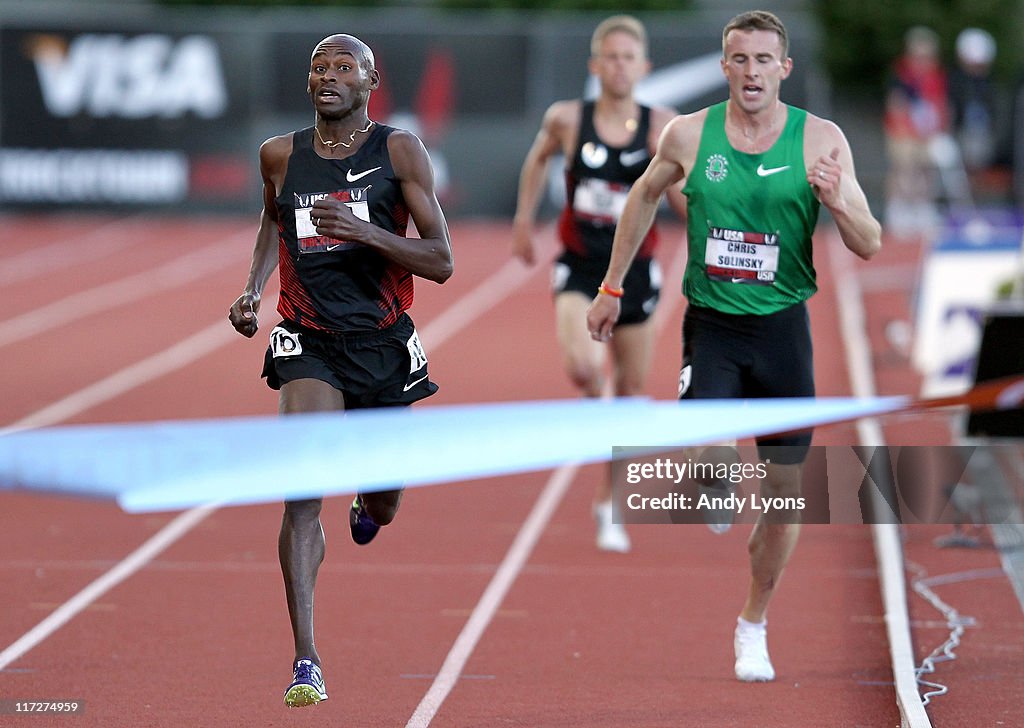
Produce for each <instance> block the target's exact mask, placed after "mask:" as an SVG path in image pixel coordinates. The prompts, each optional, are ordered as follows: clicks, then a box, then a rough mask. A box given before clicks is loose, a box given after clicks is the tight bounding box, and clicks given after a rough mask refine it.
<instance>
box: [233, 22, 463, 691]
mask: <svg viewBox="0 0 1024 728" xmlns="http://www.w3.org/2000/svg"><path fill="white" fill-rule="evenodd" d="M379 83H380V76H379V74H378V72H377V70H376V68H375V64H374V58H373V53H372V51H371V50H370V49H369V48H368V47H367V46H366V45H365V44H364V43H363V42H362V41H360V40H359V39H357V38H354V37H352V36H350V35H332V36H329V37H327V38H325V39H324V40H322V41H320V43H319V44H317V46H316V47H315V48H314V49H313V53H312V57H311V59H310V70H309V81H308V92H309V95H310V99H311V100H312V102H313V107H314V109H315V110H316V118H315V122H314V125H313V126H311V127H309V128H306V129H303V130H301V131H296V132H292V133H289V134H284V135H282V136H277V137H273V138H271V139H268V140H267V141H266V142H264V143H263V145H262V146H261V147H260V171H261V174H262V176H263V215H262V218H261V220H260V228H259V232H258V233H257V236H256V246H255V249H254V250H253V255H252V263H251V266H250V271H249V277H248V280H247V281H246V284H245V288H244V290H243V292H242V295H241V296H239V297H238V298H237V299H236V300H235V302H234V303H232V304H231V308H230V311H229V318H230V321H231V324H232V325H233V326H234V327H235V329H236V330H238V331H239V333H241V334H243V335H245V336H249V337H251V336H253V335H254V334H255V333H256V330H257V328H258V321H257V313H258V312H259V308H260V298H261V294H262V291H263V289H264V287H265V285H266V283H267V280H268V279H269V278H270V275H271V273H272V272H273V270H274V268H275V267H277V266H278V265H280V277H281V294H280V299H279V302H278V312H279V313H280V314H281V316H282V317H283V320H282V321H281V322H280V323H279V324H278V325H277V326H276V327H275V328H274V329H273V331H271V333H270V345H269V347H268V349H267V353H266V357H265V362H264V369H263V375H264V376H265V377H266V378H267V384H268V385H269V386H270V387H272V388H274V389H277V390H280V404H279V410H280V412H281V413H282V414H292V413H302V412H321V411H343V410H347V409H357V408H364V407H384V406H401V405H407V404H410V403H412V402H414V401H416V400H419V399H423V398H424V397H428V396H430V395H431V394H433V393H434V392H435V391H436V390H437V386H436V385H435V384H434V383H433V382H431V381H430V377H429V375H428V373H427V357H426V354H425V353H424V351H423V347H422V346H421V345H420V341H419V338H418V337H417V335H416V330H415V328H414V326H413V323H412V320H411V319H410V318H409V315H408V314H407V313H406V310H407V309H408V308H409V306H410V305H411V304H412V300H413V276H419V277H421V278H427V279H429V280H432V281H435V282H437V283H443V282H444V281H445V280H447V279H448V277H449V276H450V275H451V273H452V253H451V243H450V240H449V235H448V227H447V223H446V222H445V218H444V214H443V212H442V211H441V207H440V205H439V204H438V202H437V198H436V196H435V194H434V178H433V171H432V168H431V164H430V159H429V157H428V156H427V152H426V149H425V148H424V146H423V144H422V143H421V142H420V140H419V139H418V138H417V137H416V136H415V135H414V134H412V133H410V132H408V131H405V130H401V129H395V128H392V127H388V126H383V125H381V124H378V123H376V122H374V121H372V120H371V119H370V118H369V117H368V115H367V104H368V102H369V98H370V93H371V92H372V91H373V90H374V89H376V88H377V87H378V85H379ZM410 216H411V217H412V219H413V222H414V223H415V225H416V230H417V231H418V233H419V235H420V237H419V238H407V237H406V236H405V235H406V228H407V225H408V221H409V218H410ZM399 454H400V453H399ZM401 492H402V491H401V489H400V488H398V489H395V490H390V491H383V492H377V493H365V494H360V495H359V496H358V497H357V498H356V499H355V501H354V502H353V504H352V507H351V508H350V512H349V525H350V527H351V530H352V537H353V538H354V539H355V540H356V542H357V543H360V544H365V543H368V542H369V541H370V540H371V539H372V538H373V537H374V535H376V533H377V530H378V529H379V528H380V526H383V525H386V524H388V523H390V522H391V520H392V519H393V518H394V516H395V512H396V511H397V509H398V504H399V501H400V499H401ZM322 505H323V500H322V499H321V498H312V499H304V500H295V501H288V502H286V503H285V509H284V517H283V520H282V524H281V533H280V537H279V541H278V551H279V554H280V559H281V568H282V571H283V573H284V580H285V593H286V596H287V599H288V612H289V616H290V618H291V625H292V634H293V637H294V640H295V661H294V664H293V677H292V683H291V684H290V685H289V686H288V689H287V690H286V692H285V703H286V704H287V705H288V706H290V707H301V706H306V705H314V704H316V703H318V702H320V701H321V700H325V699H326V698H327V692H326V689H325V688H324V683H323V676H322V674H321V671H320V656H319V655H318V654H317V651H316V647H315V645H314V640H313V591H314V585H315V583H316V575H317V570H318V568H319V566H320V562H321V561H322V560H323V557H324V548H325V545H324V536H323V529H322V527H321V525H320V510H321V507H322Z"/></svg>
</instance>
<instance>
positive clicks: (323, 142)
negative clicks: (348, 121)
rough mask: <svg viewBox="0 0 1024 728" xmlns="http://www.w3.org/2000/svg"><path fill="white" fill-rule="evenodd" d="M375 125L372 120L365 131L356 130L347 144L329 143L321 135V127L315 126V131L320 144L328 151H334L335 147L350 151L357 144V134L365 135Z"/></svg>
mask: <svg viewBox="0 0 1024 728" xmlns="http://www.w3.org/2000/svg"><path fill="white" fill-rule="evenodd" d="M374 123H375V122H374V121H373V120H372V119H371V120H370V121H368V122H367V124H366V128H364V129H355V130H354V131H353V132H352V133H351V134H350V135H349V137H348V142H347V143H346V142H331V141H327V140H326V139H324V137H323V135H322V134H321V133H320V129H319V127H317V126H316V125H315V124H314V125H313V131H315V132H316V135H317V137H318V138H319V139H320V143H321V144H323V145H324V146H325V147H327V148H328V149H334V148H335V147H345V148H346V149H348V148H349V147H351V146H352V145H353V144H355V142H356V134H365V133H366V132H368V131H370V127H371V126H373V125H374Z"/></svg>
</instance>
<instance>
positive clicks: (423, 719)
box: [405, 244, 686, 728]
mask: <svg viewBox="0 0 1024 728" xmlns="http://www.w3.org/2000/svg"><path fill="white" fill-rule="evenodd" d="M685 265H686V246H685V245H682V244H681V245H680V246H679V249H678V250H677V251H676V253H675V255H674V256H673V259H672V263H671V265H670V266H669V274H670V276H671V277H666V278H665V280H667V281H675V280H677V279H678V278H681V277H682V271H683V268H684V267H685ZM677 277H678V278H677ZM679 302H680V298H679V297H678V296H676V297H675V298H674V299H673V300H672V303H671V304H669V306H668V310H667V311H666V310H665V308H664V305H660V306H659V312H661V315H660V316H656V317H655V323H654V326H655V331H656V332H657V333H660V332H661V331H662V329H663V328H664V327H665V326H666V325H667V324H668V323H669V322H670V321H672V320H674V319H673V317H672V316H671V312H674V311H675V307H676V304H678V303H679ZM577 470H579V465H578V464H576V463H568V464H566V465H563V466H562V467H560V468H558V469H557V470H555V471H554V472H553V473H552V474H551V476H550V478H548V481H547V483H546V484H545V486H544V489H543V490H542V491H541V493H540V495H539V496H538V497H537V501H536V502H535V503H534V506H533V508H532V509H531V510H530V514H529V515H528V516H527V517H526V520H525V521H524V522H523V525H522V528H520V529H519V533H517V534H516V538H515V540H514V541H513V542H512V545H511V546H510V547H509V550H508V552H507V553H506V554H505V558H503V559H502V561H501V564H500V565H499V566H498V569H497V571H495V572H494V576H492V577H491V581H490V582H489V583H488V584H487V588H486V589H485V590H484V593H483V595H482V596H481V597H480V600H479V601H478V602H477V604H476V606H475V607H474V608H473V612H472V613H471V614H470V616H469V619H468V620H467V621H466V624H465V625H463V627H462V631H461V632H459V636H458V637H456V639H455V642H454V643H453V644H452V647H451V649H450V650H449V651H448V654H447V655H446V656H445V659H444V662H443V663H442V664H441V669H440V671H438V673H437V676H436V677H435V678H434V681H433V683H431V685H430V688H429V689H428V690H427V692H426V694H425V695H424V696H423V699H422V700H420V703H419V705H417V706H416V710H415V711H414V712H413V714H412V716H411V717H410V718H409V721H408V722H407V723H406V724H405V726H406V728H426V727H427V726H429V725H430V721H432V720H433V719H434V716H436V715H437V712H438V711H439V710H440V709H441V705H442V704H443V703H444V701H445V699H446V698H447V697H448V695H449V694H450V693H451V691H452V689H453V688H454V687H455V685H456V683H457V682H458V681H459V678H460V676H461V675H462V671H463V670H464V669H465V667H466V663H467V662H468V661H469V658H470V656H471V655H472V654H473V650H474V649H476V645H477V643H478V642H479V641H480V638H481V637H482V636H483V634H484V632H485V631H486V630H487V627H488V626H489V625H490V623H491V620H492V619H493V618H494V615H495V613H496V612H497V611H498V608H499V607H500V606H501V603H502V601H503V600H504V599H505V596H506V594H508V590H509V589H510V588H511V587H512V584H514V583H515V580H516V579H517V578H518V577H519V573H520V572H521V571H522V570H523V567H524V566H525V565H526V562H527V560H528V559H529V558H530V554H531V553H533V549H534V547H535V546H536V545H537V541H538V540H539V539H540V536H541V534H542V533H543V532H544V529H545V528H546V527H547V524H548V521H550V520H551V516H552V515H553V514H554V512H555V510H556V509H557V508H558V506H559V504H560V503H561V502H562V498H563V497H564V496H565V492H566V490H567V489H568V487H569V485H570V484H571V483H572V479H573V478H574V477H575V476H576V471H577Z"/></svg>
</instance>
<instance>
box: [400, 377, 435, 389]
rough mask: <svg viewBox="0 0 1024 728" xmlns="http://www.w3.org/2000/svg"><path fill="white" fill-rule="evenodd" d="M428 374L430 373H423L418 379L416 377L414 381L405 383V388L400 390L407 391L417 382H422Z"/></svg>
mask: <svg viewBox="0 0 1024 728" xmlns="http://www.w3.org/2000/svg"><path fill="white" fill-rule="evenodd" d="M428 376H430V375H429V374H425V375H423V376H422V377H420V378H419V379H417V380H416V381H415V382H413V383H412V384H406V385H405V389H403V390H402V391H403V392H408V391H409V390H410V389H412V388H413V387H415V386H416V385H417V384H419V383H420V382H422V381H423V380H424V379H426V378H427V377H428Z"/></svg>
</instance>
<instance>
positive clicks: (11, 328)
mask: <svg viewBox="0 0 1024 728" xmlns="http://www.w3.org/2000/svg"><path fill="white" fill-rule="evenodd" d="M252 237H253V233H251V232H245V233H243V234H239V235H235V236H233V237H231V238H228V239H227V240H221V241H218V242H216V243H213V244H211V245H207V246H205V247H203V248H199V249H198V250H194V251H192V252H191V253H186V254H185V255H182V256H179V257H177V258H175V259H174V260H171V261H168V262H166V263H163V264H162V265H159V266H157V267H155V268H151V269H149V270H145V271H142V272H140V273H136V274H134V275H130V276H126V277H124V278H119V279H117V280H116V281H111V282H109V283H104V284H102V285H99V286H95V287H93V288H90V289H88V290H85V291H79V292H78V293H72V294H71V295H69V296H65V297H64V298H61V299H59V300H56V301H52V302H50V303H47V304H45V305H43V306H39V307H38V308H35V309H33V310H31V311H28V312H26V313H23V314H21V315H19V316H14V317H13V318H9V319H7V320H6V321H0V346H3V345H10V344H13V343H14V342H16V341H21V340H23V339H27V338H29V337H30V336H35V335H36V334H40V333H42V332H44V331H48V330H50V329H52V328H55V327H57V326H65V325H67V324H71V323H74V322H75V321H78V320H81V319H83V318H85V317H87V316H92V315H94V314H97V313H102V312H103V311H109V310H111V309H113V308H117V307H118V306H123V305H125V304H127V303H131V302H133V301H137V300H139V299H141V298H145V297H146V296H152V295H156V294H157V293H162V292H163V291H166V290H169V289H172V288H177V287H179V286H183V285H185V284H186V283H190V282H192V281H195V280H197V279H199V278H203V277H204V276H207V275H209V274H211V273H213V272H215V271H218V270H220V269H221V268H226V267H227V266H228V265H231V264H234V263H236V262H237V261H238V252H239V251H238V250H236V249H235V246H236V244H238V243H239V242H240V241H241V240H243V239H245V240H251V239H252Z"/></svg>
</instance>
